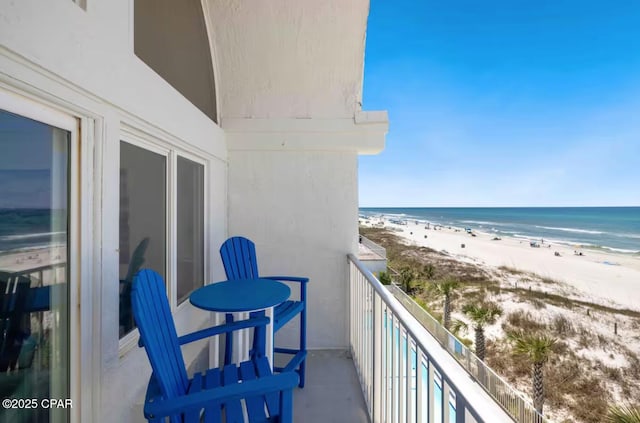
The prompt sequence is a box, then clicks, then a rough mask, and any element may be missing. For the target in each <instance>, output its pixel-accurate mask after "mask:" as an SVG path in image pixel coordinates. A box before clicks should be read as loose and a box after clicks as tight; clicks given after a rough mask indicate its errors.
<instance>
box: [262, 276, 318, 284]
mask: <svg viewBox="0 0 640 423" xmlns="http://www.w3.org/2000/svg"><path fill="white" fill-rule="evenodd" d="M260 277H261V278H264V279H271V280H274V281H287V282H302V283H307V282H309V278H302V277H298V276H260Z"/></svg>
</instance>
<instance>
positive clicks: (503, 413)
mask: <svg viewBox="0 0 640 423" xmlns="http://www.w3.org/2000/svg"><path fill="white" fill-rule="evenodd" d="M349 268H350V270H349V290H350V295H349V297H350V303H349V310H350V321H349V335H350V356H351V359H349V357H348V356H346V355H345V354H344V353H339V352H329V351H321V352H315V353H314V354H312V356H311V357H310V359H309V364H308V366H309V369H310V370H309V372H310V375H311V374H313V375H314V376H309V381H310V385H309V387H308V388H305V390H304V391H298V392H297V393H296V398H295V408H296V410H295V416H296V417H297V419H299V420H296V421H305V422H316V421H317V422H320V421H322V422H327V421H336V422H337V421H340V422H343V421H344V422H346V421H349V422H366V421H372V422H374V423H378V422H420V423H422V422H425V423H435V422H437V423H500V422H514V421H517V422H523V423H542V422H543V421H544V420H543V418H542V417H541V416H539V415H538V414H537V413H535V411H534V410H533V408H532V407H531V405H530V404H529V403H528V402H527V401H526V400H525V399H523V398H522V397H520V396H519V395H518V394H517V393H515V392H514V391H513V390H512V389H511V388H510V387H509V386H508V385H507V384H506V383H504V382H503V381H502V380H501V379H500V378H499V377H498V376H497V375H495V373H493V372H492V371H491V370H490V369H489V368H487V367H485V366H484V364H483V363H482V362H480V361H479V360H477V359H475V356H474V355H473V354H472V353H471V352H470V351H468V350H467V349H466V348H465V347H464V346H463V345H461V344H460V343H459V342H457V340H455V338H454V337H453V335H451V334H449V333H448V332H446V331H445V330H444V328H442V327H441V326H439V324H438V323H437V322H435V321H432V322H429V321H427V320H425V321H424V322H423V321H422V320H424V319H422V318H421V319H420V321H418V320H417V319H416V318H415V317H414V315H413V314H412V313H414V314H416V315H418V316H419V317H421V316H420V315H419V312H418V311H417V310H412V311H411V312H410V311H409V310H408V308H411V307H412V305H411V303H410V299H408V297H407V298H402V296H401V295H402V294H401V293H396V295H398V296H399V298H396V296H394V294H393V293H392V290H393V288H392V290H387V288H386V287H384V286H383V285H382V284H380V282H379V281H378V280H377V279H376V278H375V277H374V276H373V275H372V274H371V272H370V271H369V270H367V268H366V267H365V265H364V264H363V263H362V262H360V261H359V260H358V259H357V258H356V257H354V256H353V255H349ZM427 328H429V330H427ZM439 330H440V332H438V331H439ZM433 334H435V336H434V335H433ZM351 360H352V361H351ZM351 364H353V367H352V365H351ZM314 380H315V381H314ZM312 381H313V382H312ZM358 388H360V389H358Z"/></svg>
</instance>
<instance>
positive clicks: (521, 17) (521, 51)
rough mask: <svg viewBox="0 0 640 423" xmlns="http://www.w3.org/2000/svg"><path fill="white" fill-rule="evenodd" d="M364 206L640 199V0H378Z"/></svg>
mask: <svg viewBox="0 0 640 423" xmlns="http://www.w3.org/2000/svg"><path fill="white" fill-rule="evenodd" d="M366 42H367V46H366V53H365V77H364V95H363V109H365V110H388V112H389V121H390V129H389V134H388V135H387V146H386V149H385V150H384V151H383V152H382V153H380V154H379V155H377V156H360V161H359V176H360V179H359V185H360V206H362V207H367V206H369V207H375V206H398V207H401V206H425V207H438V206H452V207H455V206H459V207H464V206H612V205H636V206H638V205H640V1H636V0H633V1H623V0H616V1H613V2H606V1H587V0H583V1H562V0H555V1H535V2H533V1H520V0H508V1H493V0H487V1H482V2H480V1H477V0H471V1H459V0H447V1H440V0H438V1H436V0H413V1H405V0H399V1H389V0H372V1H371V12H370V16H369V25H368V30H367V40H366Z"/></svg>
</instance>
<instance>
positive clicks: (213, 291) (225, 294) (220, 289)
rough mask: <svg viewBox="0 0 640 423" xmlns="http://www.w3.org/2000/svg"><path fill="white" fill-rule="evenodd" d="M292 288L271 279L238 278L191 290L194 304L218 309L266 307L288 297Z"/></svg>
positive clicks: (208, 308)
mask: <svg viewBox="0 0 640 423" xmlns="http://www.w3.org/2000/svg"><path fill="white" fill-rule="evenodd" d="M289 295H291V289H289V287H288V286H287V285H285V284H283V283H282V282H278V281H274V280H272V279H259V278H258V279H239V280H233V281H223V282H216V283H212V284H210V285H205V286H203V287H202V288H199V289H196V290H195V291H193V293H191V296H190V297H189V301H191V304H193V305H194V306H195V307H198V308H201V309H203V310H209V311H217V312H226V313H232V312H244V311H256V310H264V309H267V308H270V307H273V306H276V305H278V304H280V303H282V302H284V301H286V300H287V298H289Z"/></svg>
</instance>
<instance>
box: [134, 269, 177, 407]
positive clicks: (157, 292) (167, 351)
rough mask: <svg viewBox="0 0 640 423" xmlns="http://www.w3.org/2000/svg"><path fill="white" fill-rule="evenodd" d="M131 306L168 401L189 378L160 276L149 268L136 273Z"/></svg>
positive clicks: (157, 380) (175, 395) (155, 375)
mask: <svg viewBox="0 0 640 423" xmlns="http://www.w3.org/2000/svg"><path fill="white" fill-rule="evenodd" d="M131 305H132V307H133V315H134V318H135V320H136V324H137V325H138V329H139V331H140V338H141V340H142V343H143V345H144V348H145V350H146V352H147V356H148V357H149V362H150V363H151V367H152V368H153V374H154V377H155V378H156V382H157V384H158V385H159V387H160V390H161V392H162V395H163V397H165V398H166V399H170V398H176V397H179V396H182V395H184V394H185V393H186V392H187V389H188V387H189V378H188V376H187V369H186V368H185V365H184V358H183V356H182V351H181V350H180V345H179V343H178V333H177V332H176V327H175V324H174V322H173V317H172V316H171V309H170V308H169V300H168V298H167V294H166V290H165V285H164V281H163V279H162V276H160V275H159V274H158V273H156V272H154V271H153V270H149V269H143V270H140V271H139V272H138V273H136V275H135V276H134V278H133V288H132V291H131Z"/></svg>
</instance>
